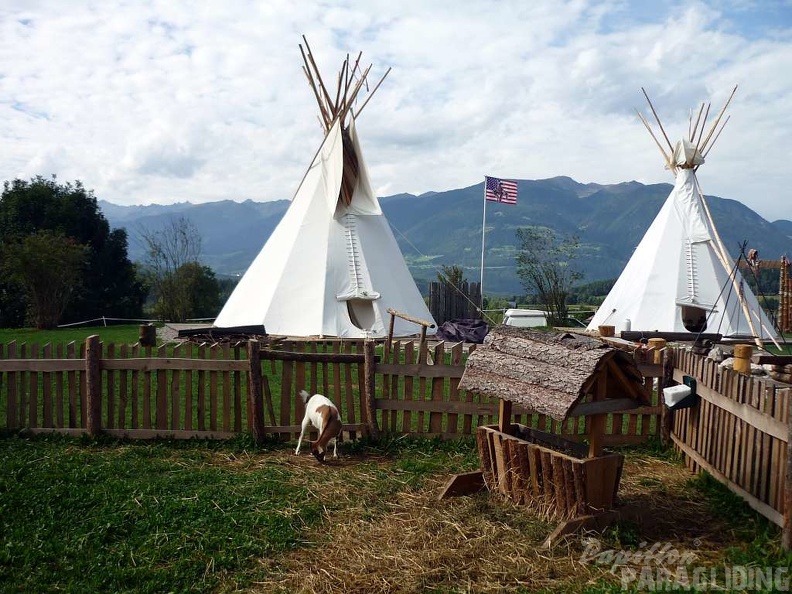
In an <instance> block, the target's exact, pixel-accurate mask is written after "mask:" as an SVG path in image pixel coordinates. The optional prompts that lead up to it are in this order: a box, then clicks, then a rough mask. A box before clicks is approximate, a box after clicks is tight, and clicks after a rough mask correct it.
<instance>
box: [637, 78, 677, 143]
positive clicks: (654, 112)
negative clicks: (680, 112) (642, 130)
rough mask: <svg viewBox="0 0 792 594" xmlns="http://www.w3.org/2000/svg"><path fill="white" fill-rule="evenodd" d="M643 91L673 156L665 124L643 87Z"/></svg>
mask: <svg viewBox="0 0 792 594" xmlns="http://www.w3.org/2000/svg"><path fill="white" fill-rule="evenodd" d="M641 90H642V91H643V94H644V97H646V101H647V103H649V107H650V108H651V110H652V113H653V114H654V117H655V120H657V125H658V126H660V132H662V133H663V137H664V138H665V140H666V142H667V143H668V148H669V149H670V150H671V154H672V155H673V154H674V147H673V146H672V144H671V141H670V140H668V135H667V134H666V133H665V130H664V129H663V123H662V122H661V121H660V118H659V117H658V116H657V112H656V111H655V108H654V105H652V101H651V99H649V95H647V94H646V90H645V89H644V88H643V87H641Z"/></svg>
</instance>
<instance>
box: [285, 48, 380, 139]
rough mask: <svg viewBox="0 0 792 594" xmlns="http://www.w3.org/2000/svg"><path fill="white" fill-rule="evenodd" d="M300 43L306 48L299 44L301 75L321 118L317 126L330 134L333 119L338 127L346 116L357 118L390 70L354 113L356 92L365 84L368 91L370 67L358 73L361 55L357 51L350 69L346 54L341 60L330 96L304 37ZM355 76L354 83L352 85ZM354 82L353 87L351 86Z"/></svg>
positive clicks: (342, 123)
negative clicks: (301, 62)
mask: <svg viewBox="0 0 792 594" xmlns="http://www.w3.org/2000/svg"><path fill="white" fill-rule="evenodd" d="M303 42H304V43H305V48H303V46H302V44H300V53H301V54H302V58H303V72H304V73H305V76H306V78H307V79H308V84H309V85H310V86H311V89H312V90H313V92H314V97H315V98H316V102H317V103H318V104H319V113H320V115H321V119H320V123H321V124H322V126H323V128H324V131H325V133H327V132H329V131H330V128H332V126H333V124H334V123H335V122H336V120H340V122H341V125H342V126H343V125H344V120H345V118H346V116H347V114H348V113H351V114H352V117H353V118H355V119H357V117H358V116H359V115H360V112H362V111H363V108H364V107H366V105H367V104H368V102H369V101H370V100H371V98H372V97H373V96H374V93H376V92H377V89H379V86H380V85H381V84H382V81H384V80H385V77H386V76H388V73H390V71H391V69H390V68H388V70H387V71H386V72H385V74H383V75H382V78H381V79H380V80H379V82H378V83H377V84H376V85H374V88H373V89H372V90H371V92H370V93H369V95H368V97H366V100H365V101H364V102H363V105H361V106H360V107H359V108H358V109H357V110H354V109H353V107H352V106H353V105H354V103H355V101H356V100H357V96H358V93H360V90H361V89H362V88H363V85H364V84H365V85H366V89H368V80H367V78H368V73H369V71H370V70H371V66H372V65H371V64H369V66H368V67H367V68H366V69H365V70H364V71H362V72H360V58H362V57H363V52H360V53H359V54H358V56H357V59H356V60H355V63H354V64H353V65H351V66H350V58H349V54H347V57H346V59H345V60H344V62H343V64H342V65H341V70H340V71H339V73H338V77H337V81H336V92H335V96H334V97H333V96H331V94H330V93H329V92H328V90H327V87H326V86H325V84H324V81H323V80H322V75H321V74H320V72H319V68H318V67H317V66H316V61H315V60H314V57H313V53H312V52H311V47H310V46H309V45H308V40H307V39H306V38H305V35H303ZM355 77H359V78H357V81H356V82H355ZM353 83H354V86H353Z"/></svg>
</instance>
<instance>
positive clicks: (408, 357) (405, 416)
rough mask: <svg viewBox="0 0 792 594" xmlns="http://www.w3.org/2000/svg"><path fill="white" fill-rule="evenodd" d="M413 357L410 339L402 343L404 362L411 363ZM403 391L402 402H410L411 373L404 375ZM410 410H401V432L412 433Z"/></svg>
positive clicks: (412, 345) (412, 344)
mask: <svg viewBox="0 0 792 594" xmlns="http://www.w3.org/2000/svg"><path fill="white" fill-rule="evenodd" d="M414 358H415V343H414V342H413V341H412V340H410V341H407V342H406V343H405V344H404V362H405V363H406V364H408V365H409V364H411V363H412V362H413V360H414ZM403 386H404V393H403V397H402V402H405V403H407V402H412V400H413V390H414V387H413V377H412V376H411V375H405V376H404V384H403ZM412 431H413V427H412V412H411V409H408V408H405V409H403V412H402V432H404V433H412Z"/></svg>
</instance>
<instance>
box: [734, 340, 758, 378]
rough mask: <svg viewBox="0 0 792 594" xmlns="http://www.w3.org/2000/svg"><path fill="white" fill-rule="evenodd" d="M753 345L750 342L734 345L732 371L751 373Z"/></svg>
mask: <svg viewBox="0 0 792 594" xmlns="http://www.w3.org/2000/svg"><path fill="white" fill-rule="evenodd" d="M752 356H753V347H752V346H751V345H750V344H735V345H734V371H739V372H740V373H751V357H752Z"/></svg>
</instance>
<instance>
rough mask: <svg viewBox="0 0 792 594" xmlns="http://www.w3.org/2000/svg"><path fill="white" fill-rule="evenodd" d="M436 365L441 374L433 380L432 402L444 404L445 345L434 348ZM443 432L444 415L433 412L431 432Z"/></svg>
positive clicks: (430, 421)
mask: <svg viewBox="0 0 792 594" xmlns="http://www.w3.org/2000/svg"><path fill="white" fill-rule="evenodd" d="M433 354H434V364H435V367H436V368H437V369H438V371H440V372H441V373H440V374H439V375H438V376H437V377H433V378H432V391H431V395H432V400H433V401H434V402H443V401H444V398H445V397H444V394H443V391H444V390H443V389H444V387H445V379H444V376H443V374H442V371H443V370H445V369H447V366H445V365H443V362H444V361H445V343H442V342H441V343H438V344H437V345H435V348H434V353H433ZM442 430H443V414H442V413H439V412H431V413H429V431H430V432H432V433H438V432H441V431H442Z"/></svg>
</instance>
